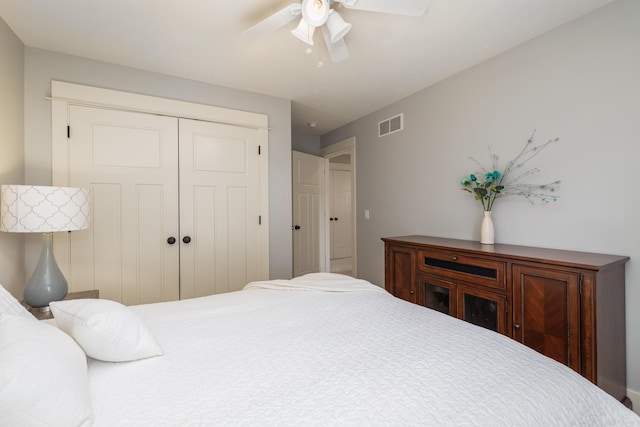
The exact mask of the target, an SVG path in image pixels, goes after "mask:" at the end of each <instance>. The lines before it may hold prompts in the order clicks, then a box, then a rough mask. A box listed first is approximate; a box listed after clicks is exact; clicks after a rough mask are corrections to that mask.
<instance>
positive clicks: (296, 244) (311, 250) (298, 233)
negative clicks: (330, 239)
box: [292, 151, 326, 277]
mask: <svg viewBox="0 0 640 427" xmlns="http://www.w3.org/2000/svg"><path fill="white" fill-rule="evenodd" d="M292 161H293V165H292V175H293V222H294V224H293V225H294V230H293V276H294V277H297V276H301V275H303V274H306V273H315V272H318V271H324V270H325V265H324V258H325V256H324V254H325V246H326V245H325V244H324V235H325V230H326V229H325V227H324V224H325V221H326V214H325V199H324V198H325V174H324V159H323V158H322V157H317V156H312V155H310V154H305V153H300V152H298V151H294V152H293V155H292Z"/></svg>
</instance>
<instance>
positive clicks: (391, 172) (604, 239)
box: [322, 0, 640, 405]
mask: <svg viewBox="0 0 640 427" xmlns="http://www.w3.org/2000/svg"><path fill="white" fill-rule="evenodd" d="M639 23H640V1H638V0H618V1H616V2H613V3H611V4H610V5H608V6H606V7H604V8H602V9H600V10H598V11H596V12H594V13H592V14H590V15H587V16H584V17H582V18H580V19H578V20H576V21H574V22H572V23H569V24H567V25H565V26H563V27H561V28H559V29H557V30H555V31H552V32H549V33H547V34H545V35H543V36H541V37H539V38H536V39H534V40H532V41H530V42H527V43H525V44H523V45H521V46H519V47H517V48H515V49H513V50H511V51H510V52H507V53H505V54H503V55H500V56H498V57H495V58H493V59H491V60H489V61H486V62H484V63H481V64H479V65H477V66H475V67H473V68H471V69H468V70H466V71H464V72H462V73H460V74H458V75H456V76H454V77H451V78H449V79H447V80H445V81H442V82H441V83H439V84H437V85H434V86H432V87H429V88H427V89H425V90H423V91H421V92H419V93H416V94H414V95H413V96H410V97H408V98H406V99H403V100H402V101H400V102H397V103H395V104H393V105H390V106H388V107H386V108H384V109H382V110H380V111H377V112H375V113H373V114H371V115H368V116H366V117H364V118H362V119H360V120H357V121H356V122H353V123H351V124H349V125H347V126H344V127H343V128H340V129H338V130H336V131H334V132H332V133H330V134H327V135H325V136H323V138H322V145H323V146H326V145H329V144H331V143H335V142H337V141H340V140H343V139H345V138H347V137H350V136H355V137H356V145H357V151H356V159H357V183H358V184H357V185H358V187H357V206H358V225H357V232H358V242H357V244H358V257H357V266H358V273H359V275H360V276H361V277H363V278H366V279H368V280H371V281H373V282H374V283H377V284H379V285H383V284H384V264H383V254H384V248H383V244H382V242H381V241H380V238H381V237H383V236H400V235H405V234H425V235H434V236H445V237H451V238H460V239H472V240H477V239H479V226H480V218H481V215H482V212H481V210H482V208H481V205H480V203H479V202H478V201H475V200H473V198H472V197H471V195H469V194H468V193H465V192H463V191H461V190H460V185H459V182H460V179H461V178H462V177H463V176H465V175H467V174H469V173H471V172H473V171H474V164H473V163H472V162H471V161H470V160H469V156H473V157H476V158H477V159H478V160H480V161H481V162H482V163H483V164H486V165H490V163H489V156H488V151H487V147H488V146H489V145H491V148H492V149H493V151H494V152H495V153H497V154H499V155H500V156H501V157H500V160H501V161H502V162H503V164H504V162H506V161H508V160H510V159H511V158H512V157H513V156H514V155H515V154H516V153H517V151H518V150H519V149H520V147H521V144H522V143H523V142H524V141H526V139H527V138H528V137H529V135H530V133H531V132H532V130H533V129H537V141H538V142H541V141H544V140H546V139H549V138H554V137H556V136H557V137H559V138H560V141H559V142H558V143H557V144H554V145H552V146H551V147H550V148H548V149H547V150H546V151H545V152H543V153H542V154H541V155H540V156H538V157H536V158H535V159H533V160H532V161H531V162H530V165H531V166H537V167H539V168H540V169H541V172H540V173H539V174H538V175H537V176H536V177H534V178H535V179H532V180H531V181H533V182H536V181H537V182H544V181H545V180H553V179H555V178H559V179H561V180H562V183H561V189H560V192H559V194H560V200H559V201H558V202H556V203H552V204H547V205H545V204H536V205H534V206H531V205H529V204H528V203H527V202H526V200H525V199H523V198H506V199H501V200H498V202H497V203H496V205H495V207H494V212H493V216H494V220H495V227H496V241H497V242H500V243H512V244H519V245H527V246H542V247H551V248H562V249H570V250H580V251H587V252H601V253H611V254H620V255H628V256H630V257H631V261H630V262H629V263H628V264H627V267H626V273H627V342H628V344H627V345H628V348H627V360H628V364H627V367H628V378H629V381H628V385H629V387H630V388H631V389H632V390H636V391H640V333H639V332H640V326H639V325H640V310H637V307H636V306H637V305H638V302H639V301H640V226H639V225H638V216H639V215H640V203H639V202H638V192H637V191H638V183H639V182H640V180H639V178H638V163H639V159H640V124H639V123H640V101H639V100H640V24H639ZM397 113H404V118H405V123H404V126H405V130H404V131H403V132H399V133H396V134H393V135H389V136H387V137H384V138H381V139H379V138H378V137H377V132H376V126H377V123H378V121H380V120H382V119H384V118H387V117H390V116H392V115H395V114H397ZM364 209H369V210H370V213H371V219H370V220H368V221H367V220H364V219H363V211H364ZM636 404H637V405H640V402H636Z"/></svg>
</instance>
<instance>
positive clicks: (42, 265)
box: [24, 233, 69, 307]
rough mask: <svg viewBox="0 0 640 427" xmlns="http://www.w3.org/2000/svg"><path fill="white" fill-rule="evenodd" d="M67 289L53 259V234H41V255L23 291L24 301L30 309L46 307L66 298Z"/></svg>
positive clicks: (65, 280) (65, 282) (65, 281)
mask: <svg viewBox="0 0 640 427" xmlns="http://www.w3.org/2000/svg"><path fill="white" fill-rule="evenodd" d="M68 289H69V287H68V285H67V279H65V277H64V275H63V274H62V271H60V268H59V267H58V264H57V263H56V260H55V258H54V257H53V233H43V234H42V253H41V254H40V260H39V261H38V265H37V267H36V269H35V271H34V272H33V274H32V275H31V278H30V279H29V282H28V283H27V287H26V288H25V290H24V301H25V302H26V303H27V304H29V305H30V306H31V307H46V306H48V305H49V303H50V302H51V301H60V300H62V299H64V297H65V296H67V291H68Z"/></svg>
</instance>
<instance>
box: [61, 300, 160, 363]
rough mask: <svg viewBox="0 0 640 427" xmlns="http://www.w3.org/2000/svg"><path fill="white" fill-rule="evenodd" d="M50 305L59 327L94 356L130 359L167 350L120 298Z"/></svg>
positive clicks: (109, 360)
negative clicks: (118, 299) (118, 300)
mask: <svg viewBox="0 0 640 427" xmlns="http://www.w3.org/2000/svg"><path fill="white" fill-rule="evenodd" d="M49 306H50V307H51V311H52V312H53V317H54V319H55V321H56V324H57V325H58V327H59V328H60V329H62V330H63V331H65V332H66V333H68V334H69V335H71V336H72V337H73V339H75V340H76V342H77V343H78V344H79V345H80V347H82V349H83V350H84V352H85V353H86V354H87V356H90V357H93V358H94V359H98V360H103V361H105V362H128V361H131V360H138V359H144V358H146V357H153V356H160V355H162V354H164V353H163V351H162V348H160V345H159V344H158V342H157V341H156V338H155V337H154V336H153V334H152V333H151V331H150V330H149V329H148V328H147V326H146V325H145V324H144V323H143V322H142V319H140V317H138V316H137V315H136V314H135V313H134V312H133V311H131V310H130V309H129V308H127V307H125V306H124V305H122V304H120V303H118V302H115V301H111V300H106V299H76V300H67V301H56V302H52V303H50V304H49Z"/></svg>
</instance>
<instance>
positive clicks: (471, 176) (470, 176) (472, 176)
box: [469, 174, 478, 181]
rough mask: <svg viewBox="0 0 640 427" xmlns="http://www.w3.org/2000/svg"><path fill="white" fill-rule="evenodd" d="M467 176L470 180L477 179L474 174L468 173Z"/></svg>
mask: <svg viewBox="0 0 640 427" xmlns="http://www.w3.org/2000/svg"><path fill="white" fill-rule="evenodd" d="M469 178H471V181H477V180H478V178H476V176H475V175H474V174H471V175H469Z"/></svg>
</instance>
